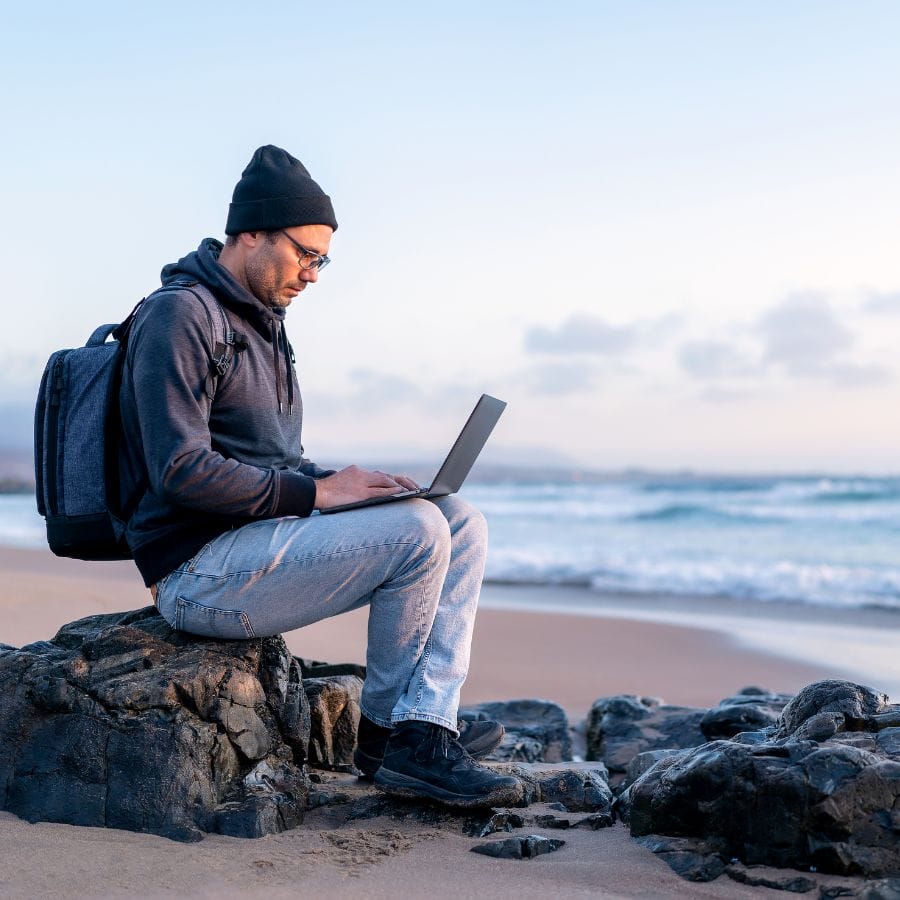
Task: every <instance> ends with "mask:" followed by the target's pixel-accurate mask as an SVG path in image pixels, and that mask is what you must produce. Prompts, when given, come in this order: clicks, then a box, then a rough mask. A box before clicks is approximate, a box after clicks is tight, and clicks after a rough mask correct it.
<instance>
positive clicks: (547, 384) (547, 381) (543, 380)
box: [523, 362, 594, 396]
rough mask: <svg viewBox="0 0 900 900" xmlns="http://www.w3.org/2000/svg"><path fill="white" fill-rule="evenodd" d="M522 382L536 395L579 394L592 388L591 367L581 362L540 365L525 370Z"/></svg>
mask: <svg viewBox="0 0 900 900" xmlns="http://www.w3.org/2000/svg"><path fill="white" fill-rule="evenodd" d="M523 380H524V381H525V383H526V384H527V385H528V387H529V388H530V389H531V390H533V391H535V392H536V393H538V394H552V395H557V396H559V395H564V394H575V393H580V392H581V391H586V390H590V389H591V388H592V387H593V386H594V377H593V372H592V370H591V367H590V366H588V365H587V364H586V363H583V362H574V363H542V364H540V365H536V366H533V367H532V368H531V369H529V370H527V371H526V373H525V376H524V379H523Z"/></svg>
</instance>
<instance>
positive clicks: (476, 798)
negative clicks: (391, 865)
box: [374, 766, 521, 809]
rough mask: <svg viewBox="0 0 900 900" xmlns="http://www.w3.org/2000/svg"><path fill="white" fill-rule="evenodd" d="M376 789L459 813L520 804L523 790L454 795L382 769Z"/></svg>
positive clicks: (513, 788) (511, 788) (508, 788)
mask: <svg viewBox="0 0 900 900" xmlns="http://www.w3.org/2000/svg"><path fill="white" fill-rule="evenodd" d="M374 781H375V786H376V787H378V788H380V789H381V790H383V791H384V792H385V793H386V794H391V795H393V796H396V797H412V798H414V799H417V800H436V801H437V802H438V803H443V804H444V805H445V806H456V807H459V808H460V809H477V808H479V807H485V806H512V805H514V804H515V803H518V802H519V800H521V786H520V785H519V784H518V783H516V784H515V785H507V786H505V787H499V788H495V789H494V790H493V791H491V792H489V793H487V794H454V793H453V792H452V791H448V790H445V789H444V788H440V787H438V786H437V785H435V784H429V783H428V782H427V781H422V780H421V779H419V778H413V777H411V776H410V775H401V774H400V773H399V772H392V771H390V770H386V769H385V768H384V766H382V767H381V768H380V769H379V770H378V771H377V772H376V773H375V778H374Z"/></svg>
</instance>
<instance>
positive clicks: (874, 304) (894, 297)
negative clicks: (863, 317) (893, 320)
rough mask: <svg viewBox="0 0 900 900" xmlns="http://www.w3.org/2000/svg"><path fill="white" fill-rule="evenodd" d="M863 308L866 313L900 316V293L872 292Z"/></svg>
mask: <svg viewBox="0 0 900 900" xmlns="http://www.w3.org/2000/svg"><path fill="white" fill-rule="evenodd" d="M862 308H863V311H864V312H869V313H876V314H884V315H891V316H900V291H888V292H882V291H872V292H870V293H869V295H868V297H867V298H866V300H865V301H864V302H863V307H862Z"/></svg>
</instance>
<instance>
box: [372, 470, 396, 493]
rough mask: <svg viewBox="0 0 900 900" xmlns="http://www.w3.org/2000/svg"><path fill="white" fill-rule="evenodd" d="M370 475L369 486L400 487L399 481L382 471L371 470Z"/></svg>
mask: <svg viewBox="0 0 900 900" xmlns="http://www.w3.org/2000/svg"><path fill="white" fill-rule="evenodd" d="M372 476H373V477H372V478H370V479H369V487H386V488H394V489H396V488H398V487H400V482H398V481H397V480H396V479H394V478H392V477H391V476H390V475H387V474H386V473H384V472H373V473H372Z"/></svg>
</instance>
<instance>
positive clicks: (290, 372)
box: [272, 322, 294, 416]
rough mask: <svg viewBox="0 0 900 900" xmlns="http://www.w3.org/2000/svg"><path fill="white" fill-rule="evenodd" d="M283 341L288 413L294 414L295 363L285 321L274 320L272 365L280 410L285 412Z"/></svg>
mask: <svg viewBox="0 0 900 900" xmlns="http://www.w3.org/2000/svg"><path fill="white" fill-rule="evenodd" d="M279 341H280V342H281V350H282V356H283V357H284V371H285V377H286V380H287V401H288V415H289V416H292V415H293V414H294V365H293V361H292V360H291V351H290V347H289V345H288V339H287V334H286V332H285V330H284V322H281V328H280V330H279V327H278V324H276V323H275V322H272V367H273V368H274V370H275V394H276V396H277V398H278V412H279V413H282V412H284V403H283V402H282V399H281V366H280V365H279V363H280V360H279V359H278V344H279Z"/></svg>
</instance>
